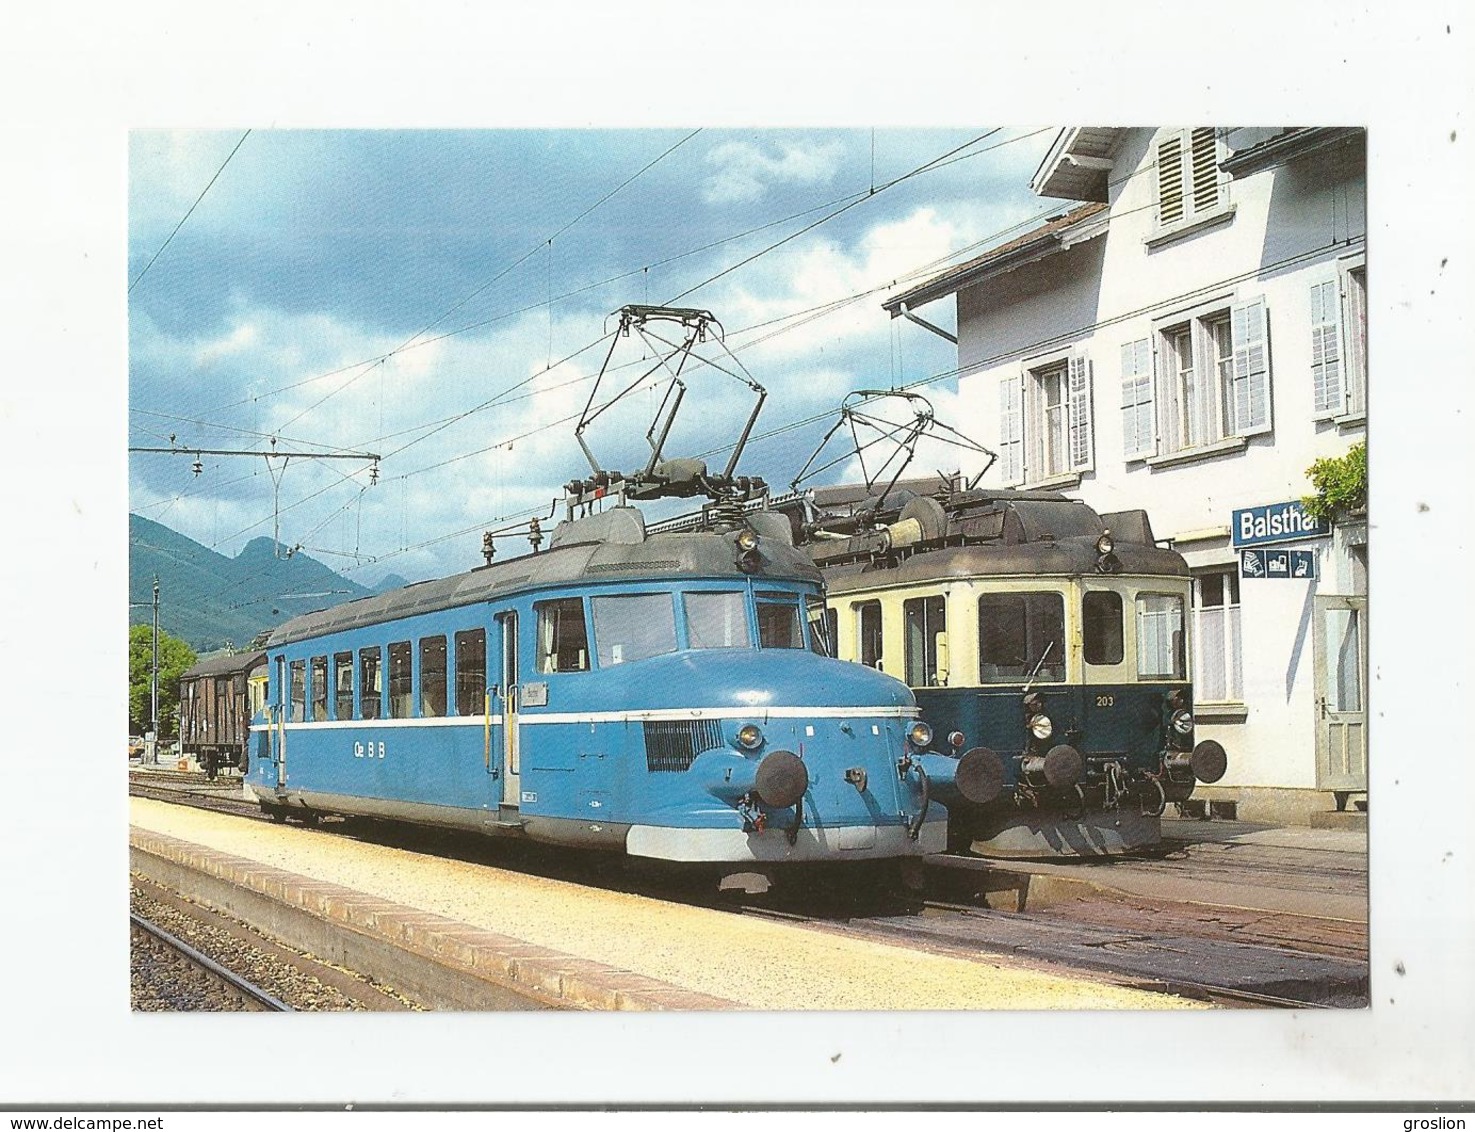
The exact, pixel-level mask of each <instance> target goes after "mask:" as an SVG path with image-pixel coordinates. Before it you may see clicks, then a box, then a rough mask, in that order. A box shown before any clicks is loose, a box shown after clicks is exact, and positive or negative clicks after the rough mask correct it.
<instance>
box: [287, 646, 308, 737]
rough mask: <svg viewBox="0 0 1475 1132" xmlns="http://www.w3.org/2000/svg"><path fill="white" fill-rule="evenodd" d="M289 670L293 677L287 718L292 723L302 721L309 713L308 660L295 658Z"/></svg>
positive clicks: (288, 698) (288, 699)
mask: <svg viewBox="0 0 1475 1132" xmlns="http://www.w3.org/2000/svg"><path fill="white" fill-rule="evenodd" d="M289 671H290V672H291V674H292V677H291V684H290V685H289V687H290V689H291V691H290V693H289V695H288V697H287V702H288V710H287V719H288V721H289V722H291V723H301V722H302V720H303V718H304V717H305V715H306V714H307V661H305V660H294V661H293V662H292V663H291V665H290V666H289Z"/></svg>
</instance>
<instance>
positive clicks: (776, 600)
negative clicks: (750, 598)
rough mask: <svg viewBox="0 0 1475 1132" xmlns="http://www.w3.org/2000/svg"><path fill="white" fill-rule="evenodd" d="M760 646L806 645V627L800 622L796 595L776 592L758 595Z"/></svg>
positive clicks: (768, 647)
mask: <svg viewBox="0 0 1475 1132" xmlns="http://www.w3.org/2000/svg"><path fill="white" fill-rule="evenodd" d="M758 647H759V648H764V649H802V648H803V647H804V629H803V627H802V626H801V625H800V623H799V602H798V600H797V599H796V597H795V595H793V594H787V593H775V592H768V593H760V594H759V595H758Z"/></svg>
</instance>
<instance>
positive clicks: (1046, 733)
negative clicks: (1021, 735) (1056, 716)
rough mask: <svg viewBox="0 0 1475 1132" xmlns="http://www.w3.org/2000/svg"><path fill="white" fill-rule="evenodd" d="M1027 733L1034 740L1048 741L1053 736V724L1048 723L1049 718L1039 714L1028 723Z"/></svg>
mask: <svg viewBox="0 0 1475 1132" xmlns="http://www.w3.org/2000/svg"><path fill="white" fill-rule="evenodd" d="M1029 733H1030V734H1031V735H1033V736H1034V737H1035V738H1036V739H1048V738H1050V736H1051V735H1054V734H1055V724H1053V723H1051V722H1050V717H1049V716H1048V715H1045V714H1043V713H1041V714H1040V715H1037V716H1035V717H1034V718H1033V719H1031V720H1030V721H1029Z"/></svg>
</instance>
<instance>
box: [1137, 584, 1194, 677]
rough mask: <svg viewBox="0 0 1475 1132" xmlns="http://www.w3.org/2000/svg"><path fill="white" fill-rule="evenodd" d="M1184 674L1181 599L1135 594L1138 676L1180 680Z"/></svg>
mask: <svg viewBox="0 0 1475 1132" xmlns="http://www.w3.org/2000/svg"><path fill="white" fill-rule="evenodd" d="M1187 674H1188V666H1187V662H1186V659H1185V657H1184V647H1183V599H1182V598H1181V597H1179V596H1178V595H1177V594H1138V595H1137V676H1138V678H1140V679H1143V680H1182V679H1183V678H1184V677H1185V676H1186V675H1187Z"/></svg>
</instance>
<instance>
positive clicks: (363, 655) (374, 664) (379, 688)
mask: <svg viewBox="0 0 1475 1132" xmlns="http://www.w3.org/2000/svg"><path fill="white" fill-rule="evenodd" d="M453 639H454V642H455V648H456V666H455V689H456V699H455V704H454V707H455V713H456V714H457V715H481V714H482V713H483V712H484V711H485V710H486V698H485V697H486V694H487V686H486V679H487V634H486V630H485V629H470V630H467V631H465V632H461V633H457V634H455V636H454V638H453ZM386 651H387V652H388V660H389V665H388V695H387V696H386V695H385V694H384V693H385V687H384V653H385V652H386ZM417 654H418V660H419V676H420V702H419V705H418V710H416V705H415V702H414V689H415V683H414V677H415V669H414V660H415V657H416V655H417ZM447 657H448V653H447V642H446V638H445V636H444V635H440V636H434V637H422V638H420V641H419V648H418V650H416V649H415V648H414V647H413V646H412V643H411V642H410V641H393V642H391V643H390V644H389V645H388V646H387V648H381V647H380V646H379V645H370V646H367V647H365V648H361V649H359V650H358V652H357V655H356V656H355V653H354V652H352V651H347V652H336V653H333V654H332V656H315V657H312V658H310V659H309V660H306V661H303V660H294V661H292V662H291V664H290V665H289V666H288V672H289V673H290V675H289V678H288V692H287V719H288V720H289V721H290V722H292V723H303V722H308V723H319V722H324V721H327V720H336V719H383V718H388V719H409V718H412V717H416V716H418V717H419V718H421V719H436V718H441V717H444V716H445V715H446V714H447V708H448V706H450V705H449V704H448V703H447V690H448V687H449V681H450V673H449V672H448V670H447V665H446V662H447ZM355 661H356V662H357V663H356V664H355ZM330 672H331V674H332V678H331V680H330V679H329V673H330ZM355 677H357V680H356V681H355ZM330 691H331V694H330ZM355 693H357V705H358V710H357V714H355V710H354V705H355ZM330 708H331V713H330V710H329V709H330Z"/></svg>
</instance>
